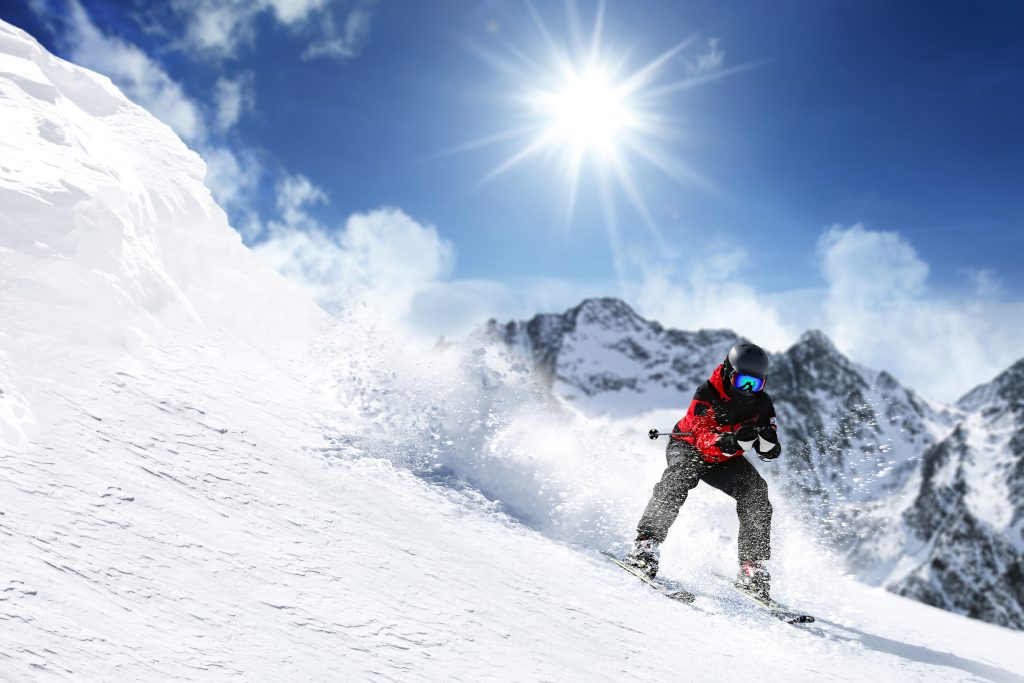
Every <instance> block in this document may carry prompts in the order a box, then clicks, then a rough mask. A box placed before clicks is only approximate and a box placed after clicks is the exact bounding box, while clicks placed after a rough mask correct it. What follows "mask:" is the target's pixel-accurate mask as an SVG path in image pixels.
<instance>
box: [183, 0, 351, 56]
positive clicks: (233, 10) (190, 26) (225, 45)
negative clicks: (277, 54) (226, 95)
mask: <svg viewBox="0 0 1024 683" xmlns="http://www.w3.org/2000/svg"><path fill="white" fill-rule="evenodd" d="M369 4H370V3H369V2H368V1H367V0H353V1H351V2H334V3H332V2H329V1H328V0H175V1H174V2H173V3H172V4H171V8H172V10H173V11H174V12H175V13H176V14H177V15H178V16H179V17H182V18H183V19H184V20H185V24H186V25H185V32H184V36H183V38H182V42H181V47H182V49H185V50H190V51H197V52H199V53H202V54H204V55H206V56H207V57H214V58H216V59H230V58H234V57H237V56H238V55H239V53H240V52H241V51H242V50H243V49H244V48H247V47H250V46H252V45H253V43H254V42H255V40H256V37H257V33H258V29H259V22H260V21H261V19H262V18H263V17H269V18H271V19H272V21H273V22H274V23H276V24H277V25H279V26H282V27H285V28H287V29H289V30H290V31H293V32H296V33H297V34H299V35H302V36H304V37H306V38H307V39H308V45H307V47H306V49H305V51H304V52H303V58H313V57H328V58H334V59H339V60H345V59H350V58H352V57H355V56H357V55H358V54H359V51H360V50H361V49H362V48H363V46H364V45H365V43H366V41H367V39H368V38H369V30H370V11H369ZM339 16H340V17H344V19H343V20H341V21H339V18H338V17H339Z"/></svg>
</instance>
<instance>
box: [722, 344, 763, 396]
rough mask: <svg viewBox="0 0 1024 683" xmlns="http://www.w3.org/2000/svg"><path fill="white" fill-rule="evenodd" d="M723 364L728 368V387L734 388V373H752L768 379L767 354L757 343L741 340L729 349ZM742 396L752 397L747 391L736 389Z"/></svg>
mask: <svg viewBox="0 0 1024 683" xmlns="http://www.w3.org/2000/svg"><path fill="white" fill-rule="evenodd" d="M725 365H726V367H727V368H728V369H729V376H728V377H727V378H726V379H727V380H728V381H727V386H728V387H729V389H735V387H734V386H733V385H732V380H733V377H734V376H735V375H754V376H755V377H760V378H761V379H762V380H767V379H768V354H767V353H765V352H764V349H762V348H761V347H760V346H758V345H757V344H751V343H749V342H741V343H739V344H736V345H735V346H734V347H732V348H731V349H729V355H728V356H726V359H725ZM736 391H738V392H739V393H740V394H741V395H743V396H744V397H752V396H753V394H752V393H751V392H748V391H740V390H739V389H736Z"/></svg>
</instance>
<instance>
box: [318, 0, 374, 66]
mask: <svg viewBox="0 0 1024 683" xmlns="http://www.w3.org/2000/svg"><path fill="white" fill-rule="evenodd" d="M370 19H371V16H370V12H369V11H368V10H367V9H366V8H365V7H362V6H358V7H356V8H354V9H353V10H352V11H351V12H349V14H348V16H347V17H346V18H345V24H344V26H343V27H342V29H341V31H338V30H337V29H336V28H335V25H334V17H333V16H332V15H330V14H328V15H327V16H326V17H325V23H324V37H323V38H322V39H320V40H318V41H315V42H313V43H312V44H310V46H309V47H307V48H306V51H305V52H303V53H302V58H303V59H315V58H317V57H330V58H333V59H337V60H346V59H351V58H353V57H357V56H358V55H359V53H360V52H362V50H363V47H365V46H366V43H367V41H368V40H369V39H370Z"/></svg>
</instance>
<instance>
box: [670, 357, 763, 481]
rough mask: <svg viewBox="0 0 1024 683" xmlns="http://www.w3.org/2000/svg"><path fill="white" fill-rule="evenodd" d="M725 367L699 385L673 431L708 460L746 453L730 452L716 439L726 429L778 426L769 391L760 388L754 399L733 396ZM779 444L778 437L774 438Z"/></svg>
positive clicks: (720, 460)
mask: <svg viewBox="0 0 1024 683" xmlns="http://www.w3.org/2000/svg"><path fill="white" fill-rule="evenodd" d="M725 373H726V371H725V368H724V367H723V366H722V365H719V366H718V367H717V368H715V371H714V372H712V373H711V377H709V378H708V381H706V382H704V384H702V385H700V386H699V387H698V388H697V392H696V393H695V394H694V395H693V401H691V402H690V408H689V410H687V411H686V415H684V416H683V419H681V420H680V421H679V422H678V423H677V424H676V426H675V429H673V430H672V439H673V440H675V441H682V442H684V443H687V444H689V445H691V446H693V447H694V448H695V449H696V450H697V452H698V453H699V454H700V456H701V457H702V458H704V460H706V461H707V462H725V461H726V460H729V459H730V458H735V457H739V456H741V455H743V450H742V449H741V450H739V451H737V452H736V453H734V454H732V455H729V454H726V453H723V452H722V451H721V449H719V448H718V446H716V445H715V442H716V441H718V437H719V436H721V435H722V434H724V433H726V432H735V431H736V430H737V429H739V428H740V427H742V426H743V425H751V426H753V427H758V428H759V427H764V426H768V427H771V428H772V429H775V428H776V426H775V406H774V405H773V404H772V399H771V397H770V396H768V394H767V393H765V392H764V391H761V392H759V393H757V394H755V395H754V398H753V400H751V401H743V400H741V399H739V398H733V397H732V396H730V395H729V392H728V391H726V387H725V382H726V381H727V378H726V377H725ZM775 441H776V443H778V439H776V440H775Z"/></svg>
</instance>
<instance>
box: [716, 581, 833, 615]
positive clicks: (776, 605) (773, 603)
mask: <svg viewBox="0 0 1024 683" xmlns="http://www.w3.org/2000/svg"><path fill="white" fill-rule="evenodd" d="M729 585H731V586H732V588H733V590H735V591H736V592H737V593H739V594H740V595H742V596H743V597H745V598H747V599H748V600H750V601H751V602H753V603H754V604H755V605H757V606H758V607H761V608H763V609H764V610H766V611H767V612H768V613H769V614H771V615H772V616H773V617H775V618H776V619H781V620H782V621H785V622H786V623H789V624H810V623H813V622H814V617H812V616H811V615H810V614H803V613H802V612H798V611H796V610H794V609H792V608H790V607H787V606H786V605H784V604H782V603H781V602H779V601H777V600H773V599H771V598H765V597H762V596H760V595H757V594H755V593H752V592H750V591H749V590H747V589H746V588H744V587H742V586H741V585H739V584H738V583H736V582H735V581H729Z"/></svg>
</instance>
